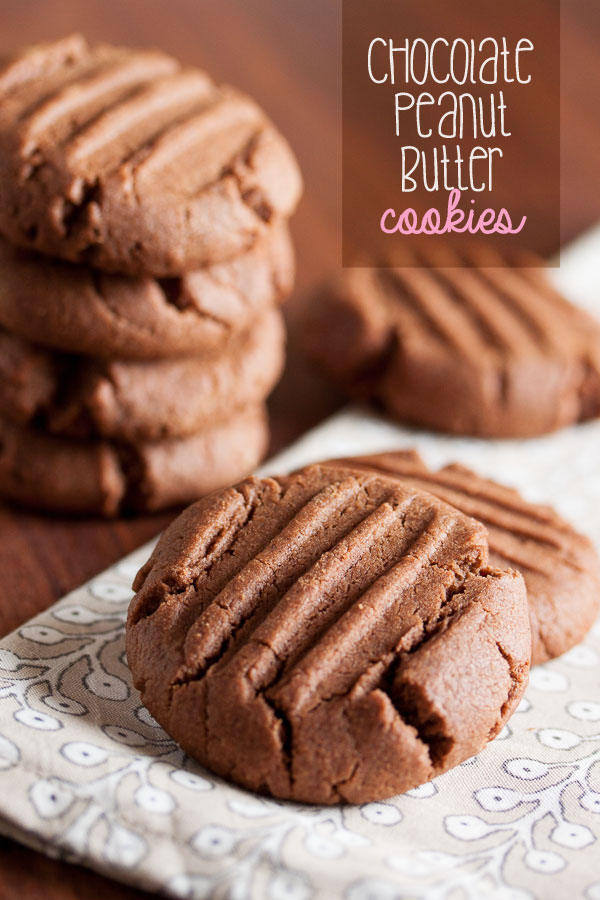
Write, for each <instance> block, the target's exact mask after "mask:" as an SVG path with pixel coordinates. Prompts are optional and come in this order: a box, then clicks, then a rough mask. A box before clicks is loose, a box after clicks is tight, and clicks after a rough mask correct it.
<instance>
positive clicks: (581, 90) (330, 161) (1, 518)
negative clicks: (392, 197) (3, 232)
mask: <svg viewBox="0 0 600 900" xmlns="http://www.w3.org/2000/svg"><path fill="white" fill-rule="evenodd" d="M431 7H432V9H433V8H434V4H431ZM563 9H564V34H563V54H562V57H563V58H562V81H563V107H562V134H561V141H562V173H563V184H562V188H563V215H562V235H563V239H564V241H565V242H566V241H568V240H570V239H571V238H572V237H574V236H575V235H577V234H578V233H579V232H581V231H582V230H583V229H584V228H586V227H587V226H588V225H590V224H591V223H592V222H594V221H596V220H597V219H598V218H600V200H599V195H600V192H599V190H598V173H597V169H598V147H599V146H600V117H599V116H598V109H600V88H599V85H600V10H599V7H598V4H597V3H596V2H593V0H564V3H563ZM340 14H341V0H169V2H168V3H166V2H164V0H85V2H81V0H0V51H3V50H7V49H9V48H10V47H12V46H15V45H20V44H24V43H30V42H33V41H39V40H47V39H48V38H52V37H58V36H61V35H64V34H65V33H68V32H70V31H74V30H81V31H83V32H84V33H85V34H86V35H87V36H88V37H90V38H92V39H106V40H111V41H119V42H122V43H129V44H134V45H141V46H143V45H157V46H161V47H163V48H164V49H166V50H169V51H172V52H173V53H175V54H176V55H178V56H179V57H180V58H182V59H183V60H184V61H185V62H188V63H193V64H197V65H201V66H204V67H206V68H207V69H209V70H210V71H211V72H212V73H213V74H214V76H215V77H216V78H217V79H222V80H227V81H230V82H232V83H234V84H236V85H239V86H240V87H243V88H244V89H245V90H246V91H247V92H249V93H251V94H253V95H254V96H256V97H257V99H258V100H259V101H260V102H261V103H262V104H263V105H264V106H265V108H266V109H267V110H268V111H269V112H270V113H271V115H272V116H273V118H274V119H275V120H276V121H277V123H278V124H279V125H280V127H281V128H282V129H283V131H284V132H285V134H286V135H287V136H288V138H289V140H290V141H291V143H292V144H293V146H294V148H295V150H296V152H297V154H298V157H299V159H300V163H301V166H302V169H303V171H304V175H305V180H306V195H305V199H304V200H303V202H302V205H301V208H300V210H299V212H298V215H297V216H296V219H295V221H294V229H293V230H294V236H295V239H296V246H297V250H298V285H297V289H296V291H295V293H294V296H293V297H292V298H291V300H290V302H289V304H288V308H287V316H288V320H289V324H290V327H291V330H292V331H293V330H294V328H295V326H296V324H297V323H298V321H299V319H300V318H301V316H302V310H303V308H304V306H305V304H306V302H307V301H308V299H309V298H310V297H311V295H312V294H313V293H314V292H315V290H316V289H317V287H318V285H319V284H320V283H321V282H322V280H323V279H324V278H326V277H327V275H328V274H330V273H331V272H332V271H333V270H334V269H335V268H336V266H338V265H339V259H340V229H339V226H340V191H341V185H340V158H341V129H340V122H339V115H340V102H339V101H340V89H341V85H340V51H341V48H340V32H339V22H340ZM460 25H461V23H460V22H457V29H460ZM339 403H340V399H339V397H337V396H336V395H335V394H334V393H333V392H332V391H331V389H330V388H328V387H327V386H326V385H325V384H324V382H323V381H322V380H321V379H319V378H318V376H317V375H316V374H315V373H314V372H313V371H311V368H310V366H308V365H307V364H306V362H304V361H303V360H302V357H301V355H300V353H299V351H298V350H297V347H296V345H295V342H294V341H293V340H291V342H290V354H289V361H288V366H287V369H286V373H285V376H284V378H283V381H282V383H281V385H280V386H279V387H278V389H277V390H276V392H275V394H274V396H273V398H272V400H271V413H272V425H273V449H274V450H275V449H279V448H281V447H282V446H284V445H285V444H287V443H289V442H290V441H291V440H293V439H294V438H295V437H296V436H297V435H299V434H300V433H302V432H303V431H305V430H306V429H307V428H308V427H310V426H311V425H313V424H316V422H318V421H319V420H320V419H322V418H324V417H325V416H326V415H327V414H329V413H330V412H331V411H332V410H334V409H335V408H336V407H337V406H338V405H339ZM169 519H170V516H169V515H161V516H154V517H144V518H138V519H135V520H133V519H132V520H121V521H118V522H112V523H106V522H99V521H88V520H86V521H77V522H74V521H69V520H63V519H51V518H45V517H41V516H36V515H31V514H26V513H22V512H18V511H16V510H13V509H9V508H4V507H0V572H1V573H2V579H1V580H0V633H1V634H4V633H6V632H8V631H10V630H11V629H13V628H15V627H17V626H18V625H19V624H20V623H21V622H23V621H25V620H26V619H28V618H30V617H31V616H32V615H34V614H35V613H36V612H38V611H39V610H41V609H43V608H44V607H46V606H48V605H49V604H50V603H52V602H54V601H55V600H57V599H58V598H59V597H60V596H62V595H63V594H64V593H66V592H67V591H69V590H71V589H73V588H75V587H76V586H77V585H79V584H80V583H81V582H83V581H85V580H86V579H88V578H90V577H91V576H92V575H94V574H95V573H97V572H99V571H101V570H102V569H103V568H105V567H106V566H108V565H110V564H111V563H113V562H115V561H116V560H117V559H118V558H120V557H121V556H122V555H123V554H125V553H127V552H128V551H130V550H132V549H134V548H135V547H136V546H139V545H140V544H141V543H142V542H144V541H145V540H147V539H149V538H150V537H151V536H152V535H154V534H156V533H157V532H158V531H159V530H160V529H162V528H163V527H164V525H165V524H166V523H167V522H168V521H169ZM144 896H147V895H146V894H144V893H142V892H140V891H136V890H133V889H129V888H126V887H123V886H121V885H116V884H114V883H112V882H110V881H108V880H106V879H104V878H102V877H100V876H98V875H95V874H93V873H91V872H88V871H87V870H84V869H81V868H78V867H75V866H68V865H66V864H64V863H58V862H55V861H51V860H49V859H46V858H44V857H43V856H41V855H39V854H36V853H34V852H32V851H30V850H26V849H25V848H22V847H20V846H18V845H17V844H14V843H12V842H10V841H0V900H33V898H44V900H71V898H78V900H92V898H98V897H101V898H104V897H112V898H117V900H121V898H128V900H134V898H141V897H144Z"/></svg>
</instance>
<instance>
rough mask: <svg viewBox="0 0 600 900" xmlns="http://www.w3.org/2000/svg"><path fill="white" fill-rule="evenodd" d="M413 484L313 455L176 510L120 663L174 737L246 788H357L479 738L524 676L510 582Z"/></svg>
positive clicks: (476, 535) (138, 586) (468, 532)
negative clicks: (301, 465) (307, 463)
mask: <svg viewBox="0 0 600 900" xmlns="http://www.w3.org/2000/svg"><path fill="white" fill-rule="evenodd" d="M487 556H488V547H487V538H486V533H485V529H484V528H483V526H482V525H480V524H479V523H477V522H475V521H473V520H472V519H469V518H468V517H467V516H465V515H464V514H463V513H460V512H458V511H457V510H456V509H453V508H452V507H450V506H448V505H447V504H445V503H442V502H441V501H439V500H438V499H436V498H434V497H433V496H431V495H430V494H427V493H424V492H422V491H420V490H418V489H416V488H414V487H412V486H406V487H405V486H404V485H402V484H400V483H399V482H397V481H394V479H390V478H386V477H382V476H379V475H375V474H372V473H371V474H369V473H357V472H353V471H350V470H347V469H346V470H344V469H338V470H335V469H332V468H326V467H319V466H313V467H309V468H307V469H305V470H303V471H301V472H298V473H296V474H294V475H291V476H286V477H279V478H264V479H257V478H250V479H247V480H246V481H243V482H241V483H240V484H238V485H237V486H236V487H233V488H229V489H228V490H226V491H222V492H220V493H217V494H213V495H212V496H211V497H208V498H206V499H205V500H202V501H201V502H200V503H197V504H195V505H194V506H192V507H190V508H189V509H188V510H186V511H185V512H184V513H183V514H182V515H181V516H180V517H179V518H178V519H177V520H176V521H175V522H174V523H173V524H172V525H171V526H170V528H169V529H168V530H167V531H166V532H165V533H164V535H163V536H162V538H161V540H160V542H159V544H158V546H157V548H156V550H155V551H154V553H153V554H152V557H151V558H150V560H149V561H148V562H147V563H146V565H145V566H144V567H143V568H142V569H141V571H140V572H139V573H138V576H137V578H136V580H135V584H134V587H135V590H136V591H137V594H136V596H135V598H134V599H133V600H132V603H131V606H130V609H129V615H128V622H127V658H128V661H129V666H130V668H131V671H132V673H133V677H134V682H135V684H136V686H137V687H138V688H139V690H140V691H141V694H142V701H143V703H144V704H145V705H146V706H147V708H148V709H149V710H150V712H151V713H152V715H153V716H154V717H155V718H156V719H157V720H158V722H160V724H161V725H162V726H163V727H164V728H165V729H166V731H167V732H168V733H169V734H170V735H171V736H172V737H173V738H175V740H177V741H178V742H179V743H180V744H181V746H182V747H183V749H184V750H186V751H187V752H188V753H190V754H191V755H193V756H195V757H196V758H197V759H198V760H200V762H201V763H203V764H204V765H206V766H207V767H208V768H210V769H212V770H213V771H214V772H217V773H218V774H220V775H222V776H223V777H225V778H229V779H231V780H233V781H235V782H237V783H239V784H241V785H244V786H245V787H247V788H250V789H251V790H255V791H258V792H260V793H269V794H273V795H274V796H276V797H282V798H289V799H293V800H299V801H310V802H317V803H336V802H338V801H349V802H353V803H362V802H365V801H370V800H375V799H378V798H383V797H388V796H390V795H392V794H395V793H398V792H400V791H405V790H408V789H409V788H413V787H414V786H415V785H418V784H420V783H421V782H424V781H428V780H429V779H430V778H432V777H433V776H435V775H438V774H439V773H441V772H444V771H446V770H447V769H449V768H450V767H451V766H454V765H456V764H457V763H459V762H461V761H462V760H464V759H465V758H467V757H469V756H471V755H472V754H473V753H476V752H477V751H478V750H480V749H481V748H482V747H483V746H484V745H485V744H486V743H487V741H488V740H490V739H491V738H493V737H494V736H495V735H496V734H497V733H498V732H499V730H500V729H501V728H502V726H503V724H504V723H505V722H506V720H507V719H508V717H509V716H510V714H511V713H512V711H513V710H514V708H515V706H516V705H517V704H518V702H519V699H520V697H521V695H522V693H523V690H524V688H525V683H526V681H527V673H528V669H529V655H530V647H531V639H530V632H529V624H528V619H527V601H526V594H525V587H524V584H523V580H522V578H521V576H520V575H519V574H518V573H515V572H511V571H500V570H498V569H492V568H490V567H489V565H488V560H487Z"/></svg>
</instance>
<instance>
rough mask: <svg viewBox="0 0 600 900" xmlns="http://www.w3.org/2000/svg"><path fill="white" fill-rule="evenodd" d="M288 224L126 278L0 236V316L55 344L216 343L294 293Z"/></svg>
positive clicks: (133, 352)
mask: <svg viewBox="0 0 600 900" xmlns="http://www.w3.org/2000/svg"><path fill="white" fill-rule="evenodd" d="M293 279H294V253H293V248H292V242H291V239H290V235H289V231H288V229H287V226H286V225H285V224H281V225H276V226H274V227H273V228H272V229H271V230H270V231H269V232H268V233H267V234H266V235H265V236H264V237H263V238H262V239H261V240H260V241H258V242H257V243H256V244H255V245H254V247H252V249H251V250H249V251H247V252H246V253H244V254H242V255H241V256H238V257H236V258H235V259H233V260H231V261H230V262H227V263H221V264H217V265H214V266H209V267H207V268H204V269H198V270H197V271H195V272H190V273H189V274H188V275H183V276H181V277H180V278H174V279H166V280H165V279H163V280H157V279H154V278H128V277H126V276H121V275H109V274H106V273H103V272H100V271H98V270H97V269H96V270H95V269H91V268H89V266H78V265H71V264H69V263H64V262H58V261H56V260H53V259H50V258H49V257H44V256H40V255H38V254H33V253H28V252H26V251H23V250H17V249H15V248H13V247H12V246H11V245H10V244H9V243H8V241H6V240H4V239H2V238H0V325H3V326H4V327H5V328H6V329H8V330H9V331H12V332H13V333H14V334H18V335H19V336H20V337H22V338H25V339H26V340H29V341H34V342H36V343H39V344H43V345H45V346H48V347H52V348H54V349H57V350H63V351H66V352H69V353H78V354H86V355H88V356H95V357H98V358H100V359H126V360H156V359H162V358H165V357H174V356H195V355H199V354H202V353H214V352H217V351H221V350H222V349H223V348H224V347H225V345H226V344H227V343H228V342H229V341H231V340H232V339H233V338H235V336H236V335H238V334H240V333H241V332H243V331H245V330H246V329H247V328H249V327H250V325H251V323H252V322H253V321H254V319H255V318H256V317H257V316H259V315H261V314H262V313H264V312H265V311H266V310H267V309H269V308H271V307H273V306H275V305H277V304H279V303H280V301H281V300H282V299H283V298H284V297H285V296H287V294H288V293H289V292H290V290H291V288H292V284H293Z"/></svg>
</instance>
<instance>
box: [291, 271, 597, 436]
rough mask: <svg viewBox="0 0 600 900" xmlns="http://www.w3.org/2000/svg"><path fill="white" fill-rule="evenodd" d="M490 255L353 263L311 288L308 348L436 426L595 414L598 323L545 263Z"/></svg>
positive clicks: (541, 425) (563, 421)
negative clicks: (466, 260) (467, 264)
mask: <svg viewBox="0 0 600 900" xmlns="http://www.w3.org/2000/svg"><path fill="white" fill-rule="evenodd" d="M471 262H475V260H471ZM492 262H494V263H496V264H497V263H499V262H502V261H501V260H498V259H497V258H495V259H493V260H489V263H490V266H477V265H474V266H473V267H471V268H454V267H448V266H444V267H440V266H434V265H431V266H428V267H426V266H425V263H426V260H424V261H423V266H422V267H421V268H405V269H379V268H362V269H346V270H344V271H343V273H341V274H340V275H339V277H338V278H337V280H335V281H334V282H333V283H332V284H331V285H330V287H329V289H328V290H326V291H325V292H324V294H323V295H320V296H319V297H318V298H316V300H315V303H314V305H313V307H312V310H311V312H310V315H309V316H308V317H307V320H306V323H305V327H304V336H305V345H306V348H307V351H308V352H309V353H310V355H311V356H312V357H313V358H314V360H315V361H316V362H317V363H318V365H319V366H320V368H321V369H322V370H323V372H325V373H327V374H328V376H329V377H330V378H332V379H333V380H334V381H335V382H336V383H337V384H338V385H339V386H340V387H342V389H343V390H344V391H346V393H347V394H348V395H349V396H351V397H358V398H361V399H369V400H373V401H374V402H375V403H376V404H378V405H380V406H381V407H383V409H384V410H385V411H386V412H387V413H389V414H390V415H392V416H393V417H394V418H396V419H398V420H400V421H402V422H409V423H411V424H414V425H419V426H422V427H424V428H431V429H434V430H437V431H447V432H451V433H454V434H472V435H481V436H484V437H511V436H512V437H528V436H533V435H537V434H543V433H545V432H549V431H554V430H555V429H558V428H561V427H564V426H566V425H571V424H573V423H575V422H580V421H583V420H585V419H589V418H595V417H596V416H598V415H599V414H600V324H598V323H597V322H596V321H594V320H593V319H592V318H591V317H590V316H589V315H587V314H586V313H585V312H584V311H583V310H581V309H579V308H577V307H575V306H572V305H571V304H570V303H569V302H568V301H567V300H565V299H564V298H563V297H561V296H560V295H559V294H558V293H557V292H556V291H555V290H554V289H553V288H552V287H551V285H550V284H549V282H548V281H547V280H546V279H545V278H544V277H543V275H541V274H540V273H539V272H538V271H536V270H532V271H529V270H528V269H524V268H512V269H511V268H507V267H504V268H503V267H501V266H499V267H493V266H492V265H491V263H492ZM505 262H506V264H507V265H508V263H509V262H510V261H509V260H506V261H505Z"/></svg>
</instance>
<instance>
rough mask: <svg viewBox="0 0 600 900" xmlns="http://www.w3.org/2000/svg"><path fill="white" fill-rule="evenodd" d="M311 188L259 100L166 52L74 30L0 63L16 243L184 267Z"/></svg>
mask: <svg viewBox="0 0 600 900" xmlns="http://www.w3.org/2000/svg"><path fill="white" fill-rule="evenodd" d="M301 189H302V183H301V177H300V173H299V170H298V166H297V163H296V160H295V158H294V156H293V154H292V152H291V150H290V148H289V146H288V144H287V142H286V141H285V139H284V138H283V137H282V136H281V134H280V133H279V132H278V131H277V130H276V129H275V127H274V126H273V124H272V123H271V122H270V121H269V119H268V118H267V116H266V115H265V113H264V112H263V111H262V110H261V109H260V107H259V106H258V105H257V104H256V103H254V102H253V101H252V100H250V99H249V98H248V97H246V96H244V95H243V94H241V93H239V92H238V91H236V90H234V89H233V88H230V87H219V86H217V85H216V84H215V83H214V82H213V81H212V80H211V79H210V78H209V77H208V75H206V74H205V73H204V72H202V71H200V70H197V69H189V68H182V67H181V66H180V64H179V63H178V62H177V61H176V60H174V59H172V58H171V57H169V56H167V55H165V54H163V53H159V52H156V51H140V50H128V49H124V48H120V47H110V46H108V45H105V44H99V45H94V46H90V45H89V44H88V43H87V42H86V40H85V39H84V38H83V37H81V36H78V35H74V36H72V37H69V38H66V39H64V40H60V41H56V42H54V43H48V44H40V45H37V46H34V47H30V48H28V49H27V50H25V51H23V52H22V53H20V54H19V55H17V56H16V57H14V58H13V59H12V60H10V61H8V62H6V63H4V64H3V65H2V66H0V230H1V231H2V232H3V233H4V234H5V235H6V237H8V238H9V240H10V241H11V242H12V243H14V244H17V245H18V246H22V247H27V248H30V249H36V250H39V251H40V252H42V253H46V254H49V255H51V256H56V257H59V258H61V259H67V260H70V261H72V262H85V263H87V264H89V265H91V266H94V267H96V268H100V269H105V270H106V271H113V272H122V273H126V274H129V275H142V274H146V275H148V274H152V275H155V276H158V277H165V276H173V275H179V274H181V273H182V272H189V271H192V270H194V269H198V268H200V267H201V266H206V265H212V264H213V263H216V262H221V261H223V260H226V259H231V258H232V257H234V256H236V255H237V254H239V253H243V252H244V251H245V250H247V249H248V248H249V247H251V246H252V245H253V244H254V243H255V242H256V240H257V239H258V238H260V237H261V236H262V235H264V234H265V232H267V231H268V230H269V229H270V228H271V227H272V226H273V225H274V224H275V223H276V222H278V221H280V220H281V219H282V218H285V217H287V216H289V215H290V214H291V213H292V212H293V211H294V208H295V207H296V204H297V202H298V200H299V197H300V193H301Z"/></svg>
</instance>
